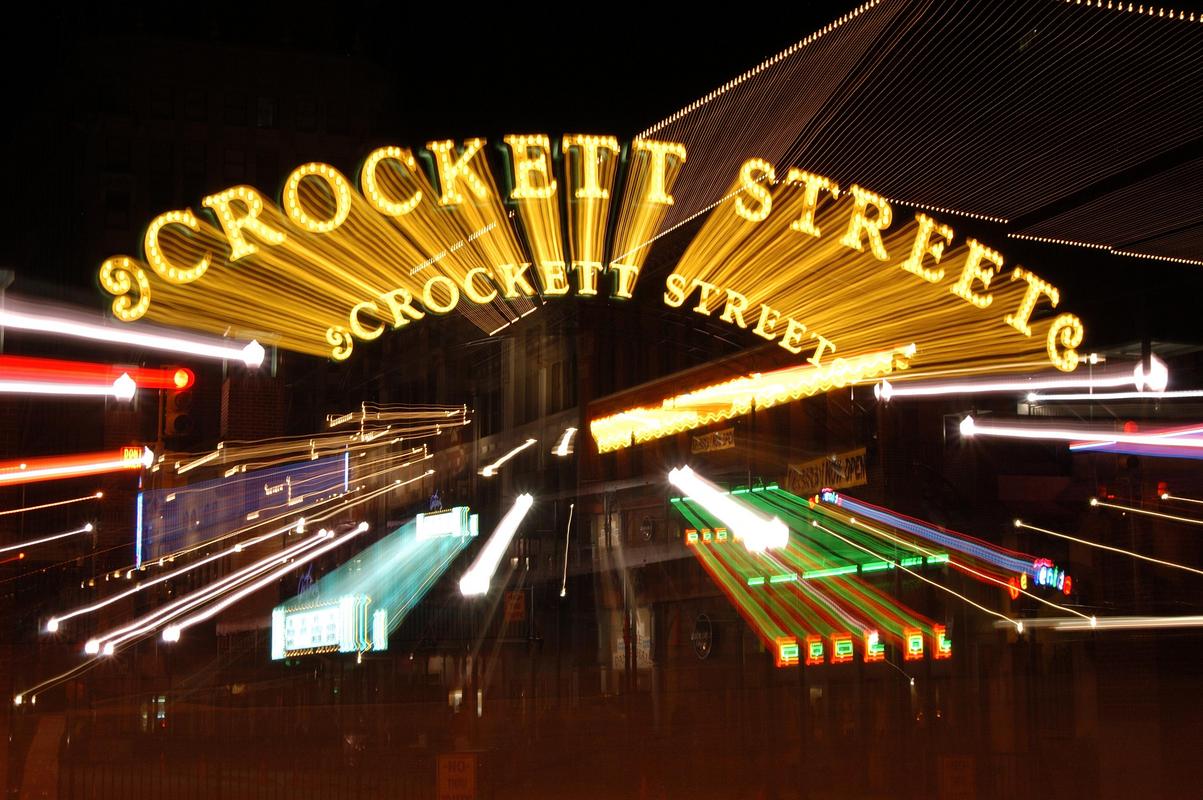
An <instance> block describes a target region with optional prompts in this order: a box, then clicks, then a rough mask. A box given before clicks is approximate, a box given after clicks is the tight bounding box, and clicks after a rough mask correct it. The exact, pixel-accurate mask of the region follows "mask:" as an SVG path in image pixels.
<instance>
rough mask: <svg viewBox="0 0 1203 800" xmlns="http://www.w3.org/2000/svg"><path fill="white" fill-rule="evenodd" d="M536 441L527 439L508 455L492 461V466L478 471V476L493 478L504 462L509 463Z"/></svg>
mask: <svg viewBox="0 0 1203 800" xmlns="http://www.w3.org/2000/svg"><path fill="white" fill-rule="evenodd" d="M537 441H538V439H527V440H526V441H525V442H523V443H522V444H520V445H518V446H517V447H515V448H514V449H513V450H511V451H509V452H508V453H506V454H505V455H503V456H502V457H501V458H499V459H497V460H496V461H494V462H493V463H492V464H489V465H488V466H487V467H485V468H484V469H482V470H481V471H480V474H481V475H483V476H485V477H486V478H491V477H493V476H494V475H496V474H497V470H498V469H500V468H501V465H502V464H504V463H505V462H507V461H509V460H510V459H511V458H513V457H514V456H516V455H518V454H519V453H521V452H522V451H523V450H525V449H526V448H528V447H530V446H531V445H532V444H534V443H535V442H537Z"/></svg>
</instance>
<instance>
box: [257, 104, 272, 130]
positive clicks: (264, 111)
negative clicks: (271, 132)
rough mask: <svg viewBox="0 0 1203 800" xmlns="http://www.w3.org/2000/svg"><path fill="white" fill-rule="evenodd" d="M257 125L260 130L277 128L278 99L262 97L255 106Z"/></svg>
mask: <svg viewBox="0 0 1203 800" xmlns="http://www.w3.org/2000/svg"><path fill="white" fill-rule="evenodd" d="M255 125H256V126H258V127H260V128H274V127H276V99H275V98H274V97H260V98H259V101H258V103H257V104H256V106H255Z"/></svg>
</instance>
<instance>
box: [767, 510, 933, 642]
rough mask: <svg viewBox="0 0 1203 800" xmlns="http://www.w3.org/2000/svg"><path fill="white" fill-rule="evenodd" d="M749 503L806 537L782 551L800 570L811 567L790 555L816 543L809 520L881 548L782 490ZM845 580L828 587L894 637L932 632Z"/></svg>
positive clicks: (869, 589)
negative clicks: (905, 632) (911, 631)
mask: <svg viewBox="0 0 1203 800" xmlns="http://www.w3.org/2000/svg"><path fill="white" fill-rule="evenodd" d="M753 502H754V504H756V505H757V506H758V507H760V508H762V509H763V510H766V511H769V512H770V513H775V514H779V515H780V516H781V518H782V520H783V521H786V522H787V524H790V525H791V526H796V528H795V530H800V531H803V532H805V533H806V534H807V535H806V536H803V537H797V536H795V537H794V538H793V539H792V540H791V546H790V548H789V550H787V551H784V553H783V554H784V556H785V558H786V560H787V561H790V562H791V563H793V564H796V565H798V566H801V567H802V569H803V571H806V568H807V567H808V566H811V565H808V564H806V562H805V560H804V559H802V558H801V557H800V556H799V555H798V553H796V552H794V551H795V549H805V548H796V546H795V544H794V543H798V544H801V542H805V541H808V540H809V541H816V538H815V536H816V534H815V533H814V529H813V528H812V526H811V525H810V522H811V520H812V519H814V520H821V521H822V522H823V524H824V525H829V526H831V527H832V528H833V529H835V530H838V531H839V532H840V533H841V534H842V535H846V536H848V537H849V538H850V539H854V540H861V541H862V542H863V543H865V544H866V546H869V544H872V545H876V546H877V547H879V548H881V547H882V543H881V541H880V540H879V539H877V538H875V537H872V536H871V535H870V534H867V533H866V532H864V531H861V530H857V529H850V528H849V527H848V526H846V525H844V524H842V523H841V522H840V521H839V520H836V519H833V518H830V517H828V516H827V515H826V514H823V513H821V512H818V511H816V510H814V509H811V508H810V504H809V503H808V502H807V501H806V500H804V499H802V498H799V497H797V496H795V495H792V494H790V493H789V492H787V491H785V490H783V489H777V490H776V491H775V492H774V493H773V494H772V495H771V496H769V497H765V498H756V499H755V500H754V501H753ZM795 512H796V513H795ZM821 538H822V536H819V539H821ZM890 549H895V550H896V548H894V547H892V546H891V548H890ZM939 555H941V556H942V558H943V559H945V560H946V559H947V557H948V556H947V554H939ZM869 563H874V562H869ZM882 563H885V564H886V565H887V568H888V569H893V568H894V566H893V562H892V561H885V562H882ZM845 580H846V579H841V578H840V577H838V576H836V577H835V579H834V580H833V581H831V582H830V586H831V588H833V589H835V591H836V592H837V593H838V594H839V595H840V596H841V597H842V598H844V599H845V600H846V601H848V602H849V603H851V604H852V605H853V606H855V607H857V608H859V609H860V610H861V611H863V612H864V613H865V614H866V616H867V617H868V618H870V619H875V620H877V621H879V622H880V623H882V624H881V625H880V626H879V627H882V628H884V629H885V630H888V631H890V632H891V633H894V634H896V635H898V636H902V635H903V629H904V628H906V627H912V628H918V629H920V630H922V631H925V632H927V633H928V634H931V633H932V622H931V621H930V620H926V619H920V618H918V617H916V616H915V614H914V613H913V612H911V611H910V610H909V609H907V608H906V607H904V606H901V605H900V604H898V603H897V602H895V601H894V599H893V598H892V597H891V596H890V595H888V594H886V593H884V592H882V591H881V590H879V589H877V588H876V587H874V586H873V585H872V584H869V583H866V584H864V585H863V586H861V587H860V589H862V590H863V592H864V594H863V595H862V594H861V593H860V592H859V591H857V592H853V591H850V588H851V587H850V585H848V584H845V582H844V581H845ZM883 612H884V613H886V614H893V615H894V617H895V618H894V619H885V618H883V617H882V614H883ZM900 621H901V624H900Z"/></svg>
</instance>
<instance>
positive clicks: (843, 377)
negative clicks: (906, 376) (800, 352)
mask: <svg viewBox="0 0 1203 800" xmlns="http://www.w3.org/2000/svg"><path fill="white" fill-rule="evenodd" d="M914 354H915V347H914V345H913V344H908V345H905V346H902V347H892V348H890V349H888V350H883V351H880V352H876V353H868V354H865V355H859V356H849V357H848V358H836V359H832V360H831V361H829V362H828V363H826V364H824V365H822V366H818V367H816V366H812V365H810V364H804V365H801V366H797V367H786V368H784V369H779V370H774V371H772V372H765V373H756V374H753V375H746V376H744V377H741V378H736V379H734V380H731V381H725V382H723V383H718V384H713V385H710V386H704V387H700V388H698V389H695V390H693V391H690V392H686V393H684V394H679V395H676V396H674V397H669V398H665V399H664V401H663V402H662V403H661V404H660V405H659V406H646V407H638V408H632V409H627V410H625V411H621V412H618V413H617V414H612V415H610V416H606V417H599V418H597V419H594V420H591V421H590V422H589V431H590V433H592V434H593V438H594V440H595V441H596V442H597V448H598V452H600V453H606V452H610V451H613V450H619V449H622V448H624V447H629V446H631V445H632V444H640V443H642V442H648V441H651V440H653V439H659V438H662V437H664V436H672V435H674V434H676V433H680V432H681V431H686V430H692V429H694V428H699V427H702V426H704V425H709V424H711V423H714V422H719V421H722V420H727V419H731V418H732V417H737V416H741V415H743V414H747V413H748V412H750V411H751V410H752V409H753V408H756V409H761V408H770V407H772V406H775V405H778V404H780V403H787V402H790V401H792V400H797V399H799V398H802V397H810V396H812V395H814V394H817V393H819V392H826V391H829V390H830V389H833V388H837V387H841V386H849V385H851V384H854V383H857V382H859V381H863V380H867V379H870V378H877V377H880V376H882V375H888V374H891V373H892V372H893V371H894V370H896V369H905V368H906V365H907V364H908V363H909V360H910V359H911V358H912V357H913V356H914Z"/></svg>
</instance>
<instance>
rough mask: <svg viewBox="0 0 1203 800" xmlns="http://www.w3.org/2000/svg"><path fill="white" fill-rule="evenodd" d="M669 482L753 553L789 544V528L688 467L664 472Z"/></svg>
mask: <svg viewBox="0 0 1203 800" xmlns="http://www.w3.org/2000/svg"><path fill="white" fill-rule="evenodd" d="M668 479H669V480H670V481H672V483H673V485H675V486H676V487H677V488H679V489H680V490H681V491H683V492H685V494H686V495H687V496H689V497H690V498H691V499H692V500H694V501H695V502H696V503H698V505H700V506H702V507H703V508H705V509H706V511H708V512H709V513H710V514H712V515H713V516H715V517H717V518H718V519H719V520H721V521H722V522H723V524H725V525H726V526H727V527H728V528H730V529H731V533H732V534H734V536H735V537H736V538H737V539H742V540H743V543H744V547H746V548H748V550H749V551H750V552H753V553H763V552H764V551H766V550H770V549H779V548H782V547H785V546H786V545H787V544H788V543H789V528H787V527H785V523H784V522H782V521H781V520H779V519H777V518H776V517H773V518H768V517H762V516H761V515H760V514H757V513H756V512H754V511H752V510H751V509H750V508H748V507H746V506H744V505H742V504H740V503H739V502H738V501H736V500H735V499H734V498H732V497H731V496H730V495H726V494H723V492H721V491H720V490H719V489H718V487H716V486H714V485H713V484H711V483H710V482H709V481H707V480H705V479H703V478H702V477H701V476H699V475H698V474H697V473H695V472H694V471H693V470H692V469H690V468H689V467H687V466H686V467H678V468H674V469H673V470H671V471H670V472H669V473H668Z"/></svg>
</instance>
